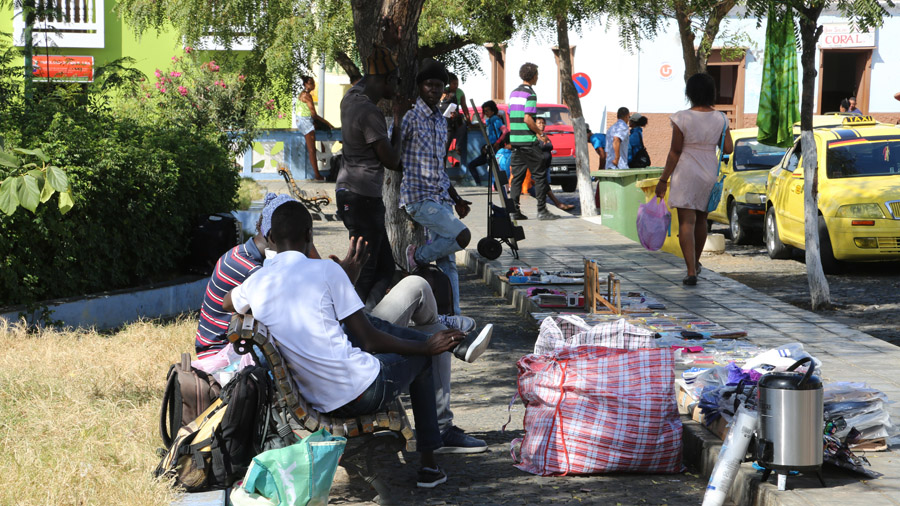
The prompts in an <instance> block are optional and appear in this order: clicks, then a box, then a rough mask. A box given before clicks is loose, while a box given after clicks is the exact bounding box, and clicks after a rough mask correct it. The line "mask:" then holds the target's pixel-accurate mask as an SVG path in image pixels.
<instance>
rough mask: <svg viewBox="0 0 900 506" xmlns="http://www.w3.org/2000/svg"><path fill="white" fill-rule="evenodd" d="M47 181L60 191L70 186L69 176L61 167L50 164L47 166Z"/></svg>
mask: <svg viewBox="0 0 900 506" xmlns="http://www.w3.org/2000/svg"><path fill="white" fill-rule="evenodd" d="M47 183H48V184H50V186H52V187H53V189H54V190H56V191H58V192H64V191H66V190H67V189H68V188H69V178H67V177H66V173H65V172H63V171H62V169H60V168H59V167H55V166H53V165H50V166H48V167H47Z"/></svg>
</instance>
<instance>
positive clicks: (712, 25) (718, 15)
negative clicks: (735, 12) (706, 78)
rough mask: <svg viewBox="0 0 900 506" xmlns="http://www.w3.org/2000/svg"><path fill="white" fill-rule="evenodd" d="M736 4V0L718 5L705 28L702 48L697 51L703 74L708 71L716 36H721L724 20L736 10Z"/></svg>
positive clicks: (728, 0)
mask: <svg viewBox="0 0 900 506" xmlns="http://www.w3.org/2000/svg"><path fill="white" fill-rule="evenodd" d="M736 3H737V1H736V0H724V1H722V2H718V3H716V5H715V7H713V9H712V12H711V13H710V15H709V19H707V20H706V26H704V27H703V37H702V38H701V39H700V47H699V49H698V50H697V60H699V67H700V71H701V72H705V71H706V61H707V60H708V59H709V54H710V53H711V52H712V44H713V41H715V40H716V35H718V34H719V27H720V26H721V25H722V20H723V19H725V16H727V15H728V12H729V11H731V9H732V8H734V6H735V4H736Z"/></svg>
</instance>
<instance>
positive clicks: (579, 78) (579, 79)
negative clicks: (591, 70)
mask: <svg viewBox="0 0 900 506" xmlns="http://www.w3.org/2000/svg"><path fill="white" fill-rule="evenodd" d="M572 82H573V83H575V91H577V92H578V97H579V98H584V96H585V95H587V94H588V93H590V92H591V78H590V77H588V75H587V74H585V73H584V72H579V73H577V74H575V75H573V76H572Z"/></svg>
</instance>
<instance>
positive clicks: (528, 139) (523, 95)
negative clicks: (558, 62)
mask: <svg viewBox="0 0 900 506" xmlns="http://www.w3.org/2000/svg"><path fill="white" fill-rule="evenodd" d="M519 78H521V79H522V84H520V85H519V87H518V88H516V89H514V90H513V92H512V93H510V94H509V142H510V144H512V146H513V148H512V158H511V159H510V164H509V167H510V171H511V172H512V182H511V183H510V192H511V193H512V195H511V196H512V199H513V201H514V202H515V203H516V213H515V214H514V215H513V219H516V220H526V219H528V217H527V216H525V215H524V214H522V211H521V210H520V208H519V196H520V195H521V194H522V183H523V182H524V181H525V176H526V174H527V170H528V169H531V178H532V179H533V180H534V195H535V197H536V198H537V206H538V219H539V220H555V219H556V218H557V216H556V215H553V214H550V212H549V211H547V202H546V200H547V191H548V190H549V189H550V187H549V183H548V182H547V174H546V171H547V168H546V167H543V164H542V163H541V162H542V157H543V155H542V153H541V145H540V143H538V140H540V141H541V143H544V142H547V141H548V140H547V137H546V136H545V135H544V133H543V132H541V130H540V129H539V128H538V127H537V124H536V123H535V121H534V118H535V115H537V95H535V93H534V89H533V88H532V86H534V85H535V84H537V80H538V68H537V65H535V64H533V63H526V64H524V65H522V67H520V68H519Z"/></svg>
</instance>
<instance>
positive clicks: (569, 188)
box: [562, 180, 578, 192]
mask: <svg viewBox="0 0 900 506" xmlns="http://www.w3.org/2000/svg"><path fill="white" fill-rule="evenodd" d="M576 186H578V181H577V180H576V181H564V182H563V183H562V189H563V191H564V192H573V191H575V187H576Z"/></svg>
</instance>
